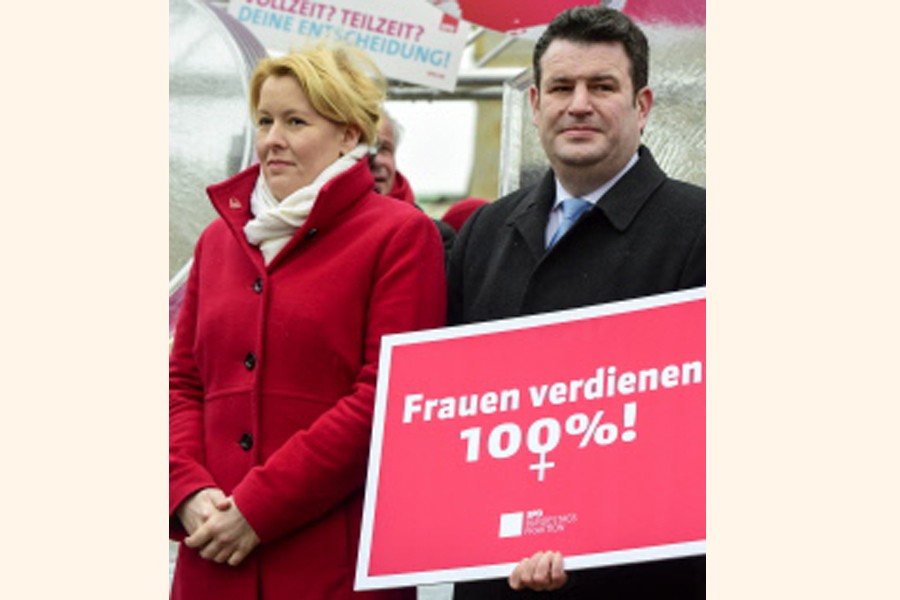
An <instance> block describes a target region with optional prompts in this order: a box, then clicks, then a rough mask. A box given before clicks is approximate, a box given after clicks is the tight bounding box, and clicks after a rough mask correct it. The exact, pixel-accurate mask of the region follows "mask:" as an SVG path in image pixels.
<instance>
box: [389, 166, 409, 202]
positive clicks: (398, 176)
mask: <svg viewBox="0 0 900 600" xmlns="http://www.w3.org/2000/svg"><path fill="white" fill-rule="evenodd" d="M388 196H390V197H391V198H394V199H395V200H400V201H401V202H406V203H407V204H411V205H413V206H415V205H416V195H415V194H414V193H413V191H412V187H410V185H409V180H408V179H406V177H404V176H403V174H402V173H400V171H394V187H393V188H392V189H391V191H390V193H389V194H388Z"/></svg>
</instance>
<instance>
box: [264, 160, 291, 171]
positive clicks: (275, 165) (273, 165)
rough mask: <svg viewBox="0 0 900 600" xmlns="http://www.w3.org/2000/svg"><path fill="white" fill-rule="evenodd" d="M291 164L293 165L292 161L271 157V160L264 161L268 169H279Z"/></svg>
mask: <svg viewBox="0 0 900 600" xmlns="http://www.w3.org/2000/svg"><path fill="white" fill-rule="evenodd" d="M292 165H293V163H291V162H289V161H286V160H276V159H272V160H267V161H266V166H267V167H269V168H270V169H279V168H284V167H290V166H292Z"/></svg>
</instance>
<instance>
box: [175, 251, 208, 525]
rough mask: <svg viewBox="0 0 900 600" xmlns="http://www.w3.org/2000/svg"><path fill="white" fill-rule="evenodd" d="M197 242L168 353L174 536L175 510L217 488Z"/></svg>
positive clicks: (176, 523)
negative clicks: (203, 374) (207, 450)
mask: <svg viewBox="0 0 900 600" xmlns="http://www.w3.org/2000/svg"><path fill="white" fill-rule="evenodd" d="M201 246H202V239H201V241H199V242H198V243H197V250H196V251H195V254H194V261H193V264H192V265H191V271H190V275H189V276H188V280H187V283H186V284H185V285H186V286H187V288H186V290H185V294H184V299H183V301H182V304H181V308H180V310H179V311H178V321H177V324H176V327H175V340H174V342H173V344H172V350H171V352H170V354H169V535H170V537H172V538H173V539H180V538H182V537H184V535H185V534H186V532H185V531H184V528H183V527H182V526H181V523H180V522H179V521H178V518H177V517H175V510H176V509H177V508H178V507H179V506H180V505H181V503H182V502H184V500H185V499H186V498H187V497H188V496H190V495H191V494H192V493H194V492H196V491H197V490H199V489H201V488H205V487H217V484H216V481H215V479H214V478H213V477H212V475H211V474H210V473H209V471H208V470H207V469H206V467H205V466H204V452H203V384H202V382H201V380H200V374H199V371H198V369H197V364H196V362H195V360H194V352H193V348H194V336H195V330H196V325H197V288H198V284H199V278H200V273H199V270H200V267H199V265H200V260H199V253H200V248H201Z"/></svg>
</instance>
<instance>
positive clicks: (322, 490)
mask: <svg viewBox="0 0 900 600" xmlns="http://www.w3.org/2000/svg"><path fill="white" fill-rule="evenodd" d="M383 99H384V80H383V78H382V77H381V76H380V75H379V74H377V69H376V68H375V67H374V65H373V64H372V63H371V61H369V60H368V59H366V58H365V57H364V56H362V55H360V54H359V53H357V52H355V51H353V50H351V49H349V48H346V47H334V48H330V49H329V48H326V47H324V46H318V47H315V48H313V49H308V50H305V51H303V52H300V53H292V54H289V55H286V56H284V57H282V58H277V59H265V60H263V61H262V62H261V63H260V64H259V65H258V66H257V68H256V70H255V72H254V75H253V78H252V81H251V98H250V105H251V112H252V114H253V117H254V119H255V121H256V123H257V125H258V133H257V139H256V150H257V154H258V156H259V159H260V160H259V164H258V165H254V166H253V167H251V168H250V169H248V170H246V171H244V172H242V173H239V174H238V175H236V176H234V177H233V178H231V179H229V180H227V181H225V182H223V183H219V184H217V185H213V186H210V187H209V188H208V190H207V191H208V193H209V197H210V199H211V201H212V203H213V206H214V207H215V209H216V210H217V211H218V213H219V218H218V219H217V220H216V221H214V222H213V223H212V224H211V225H210V226H209V227H208V228H207V229H206V230H205V231H204V232H203V234H202V235H201V237H200V239H199V241H198V242H197V246H196V250H195V253H194V261H193V265H192V269H191V274H190V278H189V280H188V283H187V291H186V294H185V298H184V301H183V305H182V308H181V311H180V315H179V321H178V325H177V328H176V333H175V339H174V342H173V346H172V352H171V356H170V363H169V516H170V535H171V536H172V537H173V538H174V539H180V540H183V543H182V544H181V545H180V547H179V552H178V561H177V563H176V567H175V574H174V580H173V583H172V597H173V598H216V599H217V600H229V599H232V598H234V599H252V598H265V599H267V600H268V599H281V598H284V599H288V598H289V599H291V600H297V599H302V598H310V599H316V600H322V599H327V600H331V599H341V598H356V597H371V598H384V599H393V598H414V597H415V590H412V589H409V590H393V591H392V590H387V591H381V592H373V593H369V594H356V593H354V592H353V590H352V586H353V577H354V572H355V564H356V553H357V544H358V540H359V528H360V520H361V513H362V495H363V487H364V479H365V474H366V467H367V455H368V447H369V437H370V428H371V424H372V412H373V402H374V388H375V380H376V368H377V365H378V352H379V344H380V341H381V337H382V336H383V335H385V334H389V333H395V332H402V331H411V330H416V329H425V328H432V327H438V326H441V325H443V323H444V316H445V283H444V271H443V249H442V246H441V240H440V237H439V236H438V233H437V230H436V229H435V228H434V225H433V224H432V223H431V221H430V219H429V218H428V217H427V216H426V215H425V214H423V213H422V212H421V211H419V210H416V209H415V208H414V207H412V206H410V205H407V204H405V203H402V202H395V201H393V200H391V199H388V198H386V197H383V196H380V195H378V194H376V193H375V192H374V188H373V185H374V183H373V179H372V175H371V173H370V171H369V168H368V164H367V161H366V156H367V154H366V151H367V145H371V144H374V142H375V137H376V132H377V128H378V118H379V114H380V112H379V109H380V104H381V103H382V102H383Z"/></svg>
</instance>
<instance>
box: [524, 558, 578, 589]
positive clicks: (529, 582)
mask: <svg viewBox="0 0 900 600" xmlns="http://www.w3.org/2000/svg"><path fill="white" fill-rule="evenodd" d="M568 579H569V577H568V575H566V571H565V569H563V556H562V554H560V553H559V552H536V553H535V554H534V556H532V557H531V558H523V559H522V561H521V562H520V563H519V564H518V565H516V568H515V569H513V572H512V574H510V576H509V587H511V588H512V589H514V590H524V589H530V590H536V591H547V590H558V589H559V588H561V587H562V586H564V585H565V584H566V581H568Z"/></svg>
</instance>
